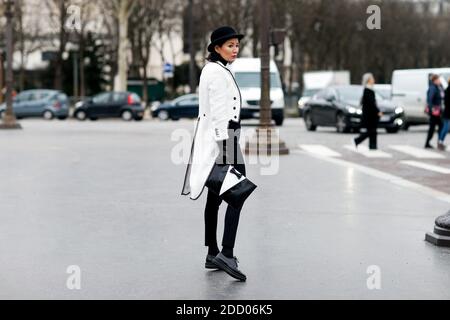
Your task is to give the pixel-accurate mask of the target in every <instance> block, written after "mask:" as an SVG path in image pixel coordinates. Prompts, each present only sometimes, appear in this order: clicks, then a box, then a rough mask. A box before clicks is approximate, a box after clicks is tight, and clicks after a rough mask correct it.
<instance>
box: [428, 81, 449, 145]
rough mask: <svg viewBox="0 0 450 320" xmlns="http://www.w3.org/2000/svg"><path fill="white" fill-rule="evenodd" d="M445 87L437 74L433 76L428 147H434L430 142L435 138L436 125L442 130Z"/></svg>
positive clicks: (429, 92) (429, 91) (430, 90)
mask: <svg viewBox="0 0 450 320" xmlns="http://www.w3.org/2000/svg"><path fill="white" fill-rule="evenodd" d="M444 95H445V92H444V88H443V87H442V85H441V80H440V79H439V76H438V75H437V74H433V75H432V76H431V84H430V87H429V89H428V94H427V112H428V115H429V116H430V122H429V128H428V134H427V140H426V142H425V148H426V149H433V146H432V145H431V144H430V142H431V140H432V139H433V136H434V132H435V131H436V126H438V132H439V133H440V132H442V127H443V123H442V109H443V108H442V104H443V102H444Z"/></svg>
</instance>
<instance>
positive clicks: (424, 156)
mask: <svg viewBox="0 0 450 320" xmlns="http://www.w3.org/2000/svg"><path fill="white" fill-rule="evenodd" d="M299 148H300V149H301V150H303V151H305V152H306V153H309V154H311V155H315V156H319V157H327V158H343V157H345V156H348V152H351V153H352V154H357V155H359V156H361V157H365V158H369V159H386V160H389V159H390V160H391V161H392V160H395V159H396V158H400V159H399V160H400V161H399V163H400V164H401V165H403V166H409V167H414V168H418V169H421V170H426V171H428V172H435V173H440V174H450V165H445V164H444V165H436V164H430V163H426V162H424V161H427V160H442V159H444V160H445V159H450V153H449V152H439V151H432V150H426V149H423V148H419V147H415V146H410V145H389V146H387V147H386V148H384V150H379V149H378V150H369V148H368V147H366V146H363V145H361V146H358V148H356V147H355V146H354V145H342V146H336V147H328V146H325V145H321V144H299ZM345 152H346V153H345ZM405 158H407V159H405ZM408 158H410V159H411V158H412V160H410V159H408ZM418 160H421V161H418ZM441 162H442V161H441Z"/></svg>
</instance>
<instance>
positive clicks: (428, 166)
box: [400, 161, 450, 174]
mask: <svg viewBox="0 0 450 320" xmlns="http://www.w3.org/2000/svg"><path fill="white" fill-rule="evenodd" d="M400 163H403V164H406V165H408V166H412V167H416V168H421V169H425V170H429V171H434V172H439V173H443V174H450V169H448V168H443V167H439V166H435V165H432V164H427V163H423V162H418V161H400Z"/></svg>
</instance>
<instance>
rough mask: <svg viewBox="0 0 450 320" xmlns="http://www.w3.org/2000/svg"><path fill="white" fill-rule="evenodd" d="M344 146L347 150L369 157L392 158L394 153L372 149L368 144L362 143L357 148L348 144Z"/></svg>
mask: <svg viewBox="0 0 450 320" xmlns="http://www.w3.org/2000/svg"><path fill="white" fill-rule="evenodd" d="M344 148H345V149H347V150H350V151H353V152H356V153H359V154H361V155H363V156H364V157H367V158H392V155H391V154H389V153H387V152H384V151H381V150H370V149H369V148H368V147H366V146H361V145H360V146H358V149H355V147H354V146H351V145H346V146H344Z"/></svg>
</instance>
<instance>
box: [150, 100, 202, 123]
mask: <svg viewBox="0 0 450 320" xmlns="http://www.w3.org/2000/svg"><path fill="white" fill-rule="evenodd" d="M198 108H199V102H198V95H197V94H187V95H184V96H181V97H178V98H177V99H175V100H173V101H169V102H165V103H162V104H159V105H157V104H155V105H153V106H152V108H151V115H152V117H153V118H159V119H161V120H163V121H166V120H170V119H172V120H179V119H180V118H190V119H193V118H197V117H198Z"/></svg>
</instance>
